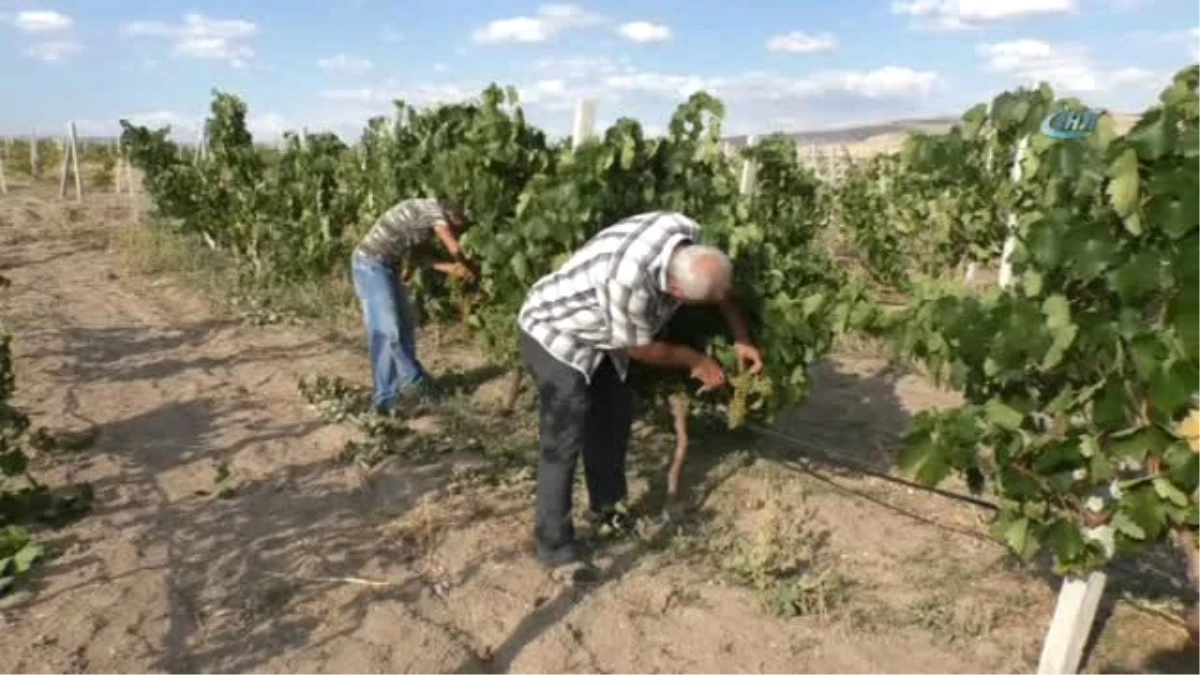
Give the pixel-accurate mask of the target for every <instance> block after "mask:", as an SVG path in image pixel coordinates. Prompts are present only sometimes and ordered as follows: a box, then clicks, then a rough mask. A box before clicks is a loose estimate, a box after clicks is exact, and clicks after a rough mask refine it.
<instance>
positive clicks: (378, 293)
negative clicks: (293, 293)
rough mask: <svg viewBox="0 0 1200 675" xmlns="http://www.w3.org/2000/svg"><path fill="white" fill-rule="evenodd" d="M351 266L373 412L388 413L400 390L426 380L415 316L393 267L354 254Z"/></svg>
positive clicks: (402, 284)
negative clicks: (366, 352)
mask: <svg viewBox="0 0 1200 675" xmlns="http://www.w3.org/2000/svg"><path fill="white" fill-rule="evenodd" d="M351 262H352V264H351V269H352V271H353V276H354V292H355V293H356V294H357V295H358V299H359V301H360V302H361V303H362V312H363V320H364V323H365V324H366V328H367V343H368V344H369V349H370V354H371V376H372V379H373V380H374V397H373V400H374V403H375V408H376V410H381V411H385V410H390V409H391V408H393V407H395V405H396V400H397V399H398V398H399V397H400V392H401V390H404V389H408V388H409V387H412V386H416V385H420V384H423V383H424V382H425V381H426V380H427V379H428V377H429V376H428V374H427V373H426V372H425V368H424V367H423V366H421V362H420V361H418V360H417V340H416V333H417V314H416V311H415V310H414V308H413V306H412V303H410V302H409V298H408V291H407V290H406V289H405V288H404V282H403V281H401V280H400V277H399V275H397V274H396V268H395V267H394V266H392V265H389V264H388V263H385V262H383V261H381V260H376V259H374V258H370V257H368V256H363V255H359V254H357V253H356V254H354V257H353V258H352V260H351Z"/></svg>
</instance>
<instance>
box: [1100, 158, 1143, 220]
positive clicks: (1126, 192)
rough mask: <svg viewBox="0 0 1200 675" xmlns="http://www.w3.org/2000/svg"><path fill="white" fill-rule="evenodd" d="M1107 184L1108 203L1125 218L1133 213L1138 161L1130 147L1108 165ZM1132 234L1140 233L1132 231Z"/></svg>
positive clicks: (1136, 196) (1135, 201)
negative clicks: (1108, 179) (1108, 180)
mask: <svg viewBox="0 0 1200 675" xmlns="http://www.w3.org/2000/svg"><path fill="white" fill-rule="evenodd" d="M1108 175H1109V178H1111V181H1110V182H1109V184H1108V196H1109V203H1110V204H1111V205H1112V207H1113V210H1114V211H1116V212H1117V215H1119V216H1121V217H1122V218H1126V217H1128V216H1130V215H1132V214H1133V212H1134V210H1135V209H1136V208H1137V204H1138V189H1139V183H1138V163H1137V153H1136V152H1134V151H1133V149H1132V148H1130V149H1128V150H1126V151H1125V152H1123V153H1121V154H1120V155H1118V156H1117V158H1116V159H1115V160H1113V162H1112V164H1110V165H1109V168H1108ZM1132 234H1140V232H1133V233H1132Z"/></svg>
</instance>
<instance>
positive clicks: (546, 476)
mask: <svg viewBox="0 0 1200 675" xmlns="http://www.w3.org/2000/svg"><path fill="white" fill-rule="evenodd" d="M699 235H700V226H699V225H697V224H696V222H695V221H693V220H692V219H690V218H688V217H687V216H685V215H683V214H680V213H672V212H663V211H658V212H653V213H644V214H640V215H636V216H633V217H630V218H627V219H625V220H622V221H621V222H619V223H617V224H615V225H613V226H611V227H609V228H607V229H605V230H603V231H601V232H600V233H599V234H597V235H596V236H595V237H593V238H592V239H591V241H589V242H587V243H586V244H585V245H584V246H583V248H581V249H580V250H579V251H577V252H576V253H575V254H574V255H573V256H572V257H571V258H570V259H569V260H568V261H567V262H566V263H565V264H564V265H563V266H562V267H561V268H559V269H558V270H557V271H555V272H552V273H551V274H549V275H547V276H545V277H543V278H542V279H540V280H539V281H538V282H537V283H536V284H534V286H533V288H532V289H531V291H530V293H529V296H528V298H527V299H526V301H525V304H524V306H523V307H522V308H521V312H520V316H519V318H518V323H519V325H520V328H521V334H520V342H521V356H522V359H523V361H524V362H525V365H526V367H527V368H528V369H529V371H530V372H531V373H532V375H533V378H534V380H535V381H536V382H537V386H538V394H539V406H540V419H539V427H540V433H539V445H540V459H539V463H538V488H537V512H536V524H535V529H534V538H535V539H536V542H537V552H538V556H539V558H541V560H542V562H543V563H545V564H547V565H548V566H550V567H552V568H555V570H556V572H557V573H558V574H560V575H562V576H566V577H568V578H569V579H571V580H574V581H585V580H587V579H588V578H590V577H593V576H594V575H595V570H594V569H593V568H591V567H590V566H589V565H587V564H586V563H584V562H583V561H582V560H581V558H580V556H579V552H578V550H577V548H576V544H575V533H574V527H573V525H572V523H571V486H572V483H573V480H574V473H575V463H576V459H577V458H578V457H579V455H581V454H582V455H583V467H584V474H585V477H586V479H587V488H588V497H589V501H590V507H591V511H592V514H593V517H594V518H595V519H596V520H597V521H598V522H600V523H607V524H610V525H616V526H617V527H620V526H621V525H622V524H621V523H620V522H619V519H620V518H622V516H623V513H624V510H623V506H622V503H623V500H624V499H625V497H626V490H627V487H626V478H625V455H626V450H627V447H628V443H629V431H630V426H631V424H632V422H633V395H632V392H631V390H630V389H629V387H628V385H627V384H626V377H627V375H628V370H629V362H630V359H633V360H636V361H641V362H644V363H646V364H649V365H654V366H660V367H665V368H678V369H686V370H688V371H690V373H691V375H692V377H694V378H695V379H697V380H699V381H700V383H701V384H702V385H703V389H704V390H711V389H716V388H719V387H720V386H722V385H723V384H724V382H725V375H724V373H723V372H722V370H721V366H720V364H718V363H717V362H716V361H715V360H713V359H712V358H710V357H708V356H706V355H704V354H702V353H700V352H698V351H696V350H694V349H692V348H690V347H686V346H683V345H674V344H668V343H664V342H657V341H655V335H656V333H658V332H659V331H660V330H661V329H662V328H663V326H664V325H665V324H666V322H667V321H668V320H669V319H670V318H671V315H672V314H673V313H674V312H675V310H676V309H677V308H678V307H679V306H680V305H681V304H683V303H691V304H706V303H709V304H711V303H715V304H718V305H719V306H720V308H721V311H722V313H723V315H724V316H725V318H726V320H727V322H728V323H729V327H730V330H731V332H732V333H733V336H734V341H735V350H736V352H737V355H738V359H739V363H740V365H741V366H742V367H749V368H750V369H751V371H753V372H758V371H760V370H761V369H762V357H761V355H760V354H759V352H758V349H756V348H755V347H754V346H753V345H752V344H751V342H750V338H749V335H748V332H747V329H746V324H745V322H744V320H743V318H742V316H741V313H740V312H739V311H738V309H737V307H736V305H735V304H734V303H733V301H732V298H731V297H730V288H731V286H732V265H731V263H730V261H729V258H727V257H726V256H725V254H724V253H722V252H721V251H720V250H718V249H715V248H712V247H708V246H703V245H700V244H698V243H697V240H698V238H699Z"/></svg>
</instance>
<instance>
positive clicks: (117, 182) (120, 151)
mask: <svg viewBox="0 0 1200 675" xmlns="http://www.w3.org/2000/svg"><path fill="white" fill-rule="evenodd" d="M124 155H125V149H124V148H123V147H121V144H120V143H117V142H115V141H114V142H113V156H114V158H115V160H114V162H113V171H114V172H115V175H114V176H113V194H115V195H119V194H121V163H122V161H123V160H124Z"/></svg>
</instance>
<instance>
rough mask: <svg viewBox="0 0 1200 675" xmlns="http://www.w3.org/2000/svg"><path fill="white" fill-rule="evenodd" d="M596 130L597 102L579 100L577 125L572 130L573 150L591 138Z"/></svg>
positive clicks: (577, 104)
mask: <svg viewBox="0 0 1200 675" xmlns="http://www.w3.org/2000/svg"><path fill="white" fill-rule="evenodd" d="M595 128H596V101H594V100H592V99H586V98H583V99H579V101H578V102H577V103H576V104H575V124H574V126H573V127H572V130H571V149H572V150H575V149H577V148H579V146H581V145H583V143H584V142H585V141H587V139H589V138H591V137H592V135H593V134H594V133H595Z"/></svg>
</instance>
